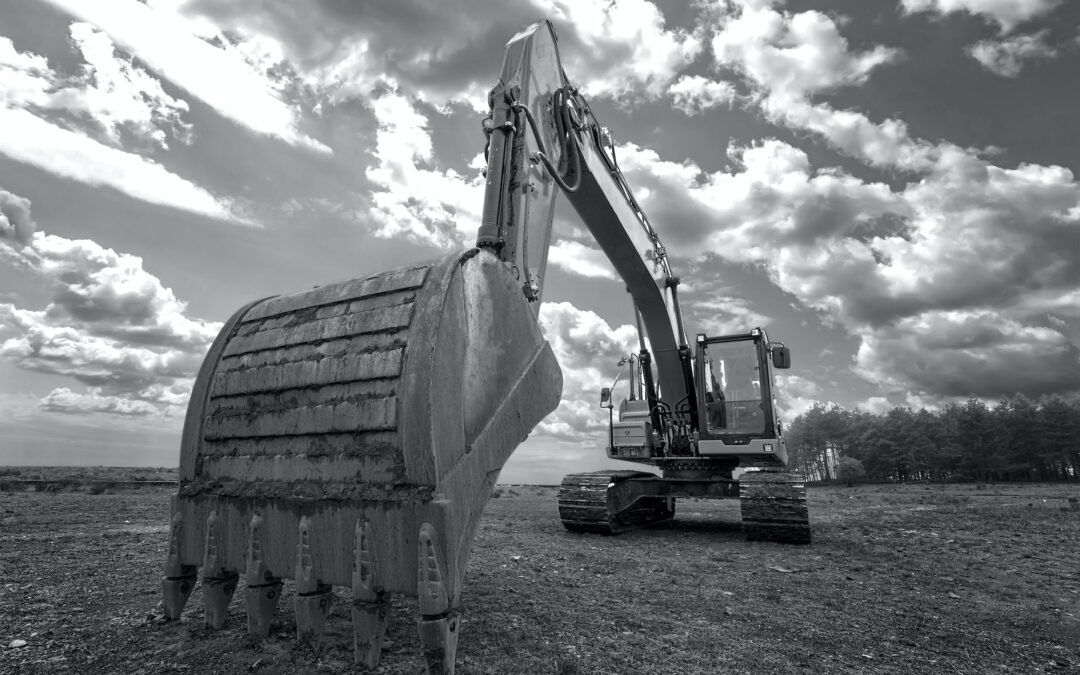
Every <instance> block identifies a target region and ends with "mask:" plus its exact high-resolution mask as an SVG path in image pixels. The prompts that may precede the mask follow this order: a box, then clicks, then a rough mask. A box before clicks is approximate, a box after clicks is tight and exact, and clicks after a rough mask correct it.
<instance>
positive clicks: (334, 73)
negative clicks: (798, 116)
mask: <svg viewBox="0 0 1080 675" xmlns="http://www.w3.org/2000/svg"><path fill="white" fill-rule="evenodd" d="M184 9H185V12H187V13H189V14H192V13H193V14H198V15H202V16H206V17H208V18H209V19H210V20H212V21H213V22H214V23H216V24H218V25H222V26H227V27H229V28H230V29H239V30H246V31H249V32H253V33H262V34H264V35H268V36H271V37H272V38H273V39H275V40H277V41H278V42H279V43H280V44H281V45H282V46H283V48H284V50H285V51H286V53H287V55H288V57H289V60H290V62H292V63H293V64H295V65H296V67H297V69H298V71H299V72H300V73H301V74H302V75H303V76H304V77H305V78H306V81H307V82H309V83H310V84H312V85H313V86H315V87H316V88H318V89H320V90H323V91H326V92H328V93H329V95H330V96H331V97H333V98H341V97H347V96H353V95H358V94H359V95H366V94H367V92H370V91H371V90H372V89H374V88H375V87H377V86H378V85H379V84H381V83H384V82H387V81H391V82H394V83H396V84H398V85H400V86H402V87H404V88H407V89H408V90H409V91H410V92H413V93H415V94H416V95H417V96H419V97H420V98H421V99H422V100H424V101H426V102H429V103H432V104H434V105H444V104H446V103H449V102H451V101H461V102H468V103H470V104H471V105H473V106H474V107H475V108H477V109H478V110H486V109H487V103H486V94H487V92H488V90H489V89H490V88H491V86H492V85H493V84H494V82H495V78H496V77H497V76H498V70H499V65H500V63H501V59H502V52H503V47H504V45H505V43H506V41H507V40H508V39H509V38H510V37H511V36H513V35H514V34H515V33H517V32H518V31H519V30H521V29H522V28H523V27H525V26H527V25H529V24H531V23H533V22H535V21H536V20H537V18H538V17H541V16H547V17H549V18H550V19H551V20H552V21H553V22H554V24H555V25H556V28H557V31H558V35H559V39H560V45H561V46H562V52H563V57H564V59H567V62H566V64H565V65H566V66H567V72H568V73H570V74H571V76H572V77H573V78H574V81H575V83H576V84H578V86H579V87H580V88H581V89H582V91H583V92H585V93H586V94H588V95H590V96H608V97H611V98H614V99H619V100H627V99H632V98H634V97H639V96H645V97H656V96H659V95H661V94H663V93H664V91H665V90H666V87H667V85H668V84H669V83H670V82H671V80H672V79H673V78H674V77H675V75H676V74H677V73H678V71H679V70H680V69H681V68H683V67H684V66H685V65H686V64H687V63H689V62H690V61H692V60H693V59H694V58H695V57H696V56H697V55H698V54H699V53H700V51H701V47H702V45H701V42H700V39H699V38H698V36H696V35H694V34H691V33H688V32H686V31H684V30H679V29H671V28H668V27H667V26H666V24H665V20H664V16H663V13H662V12H661V11H660V10H659V9H658V8H657V6H656V5H655V4H654V3H652V2H647V1H646V0H617V1H616V2H609V1H607V0H575V1H574V2H570V1H568V0H531V1H529V2H519V3H509V4H507V3H501V2H494V1H493V0H447V1H445V2H438V3H431V2H426V1H425V0H379V1H376V2H364V3H344V4H343V3H337V2H330V1H322V2H315V3H308V4H306V5H305V7H304V17H303V19H302V20H298V19H297V16H296V9H295V7H294V6H293V5H292V4H291V3H289V2H285V1H284V0H276V1H274V2H261V1H260V2H250V1H249V2H230V3H220V2H213V1H211V0H196V1H195V2H193V3H191V4H190V5H188V6H186V7H185V8H184Z"/></svg>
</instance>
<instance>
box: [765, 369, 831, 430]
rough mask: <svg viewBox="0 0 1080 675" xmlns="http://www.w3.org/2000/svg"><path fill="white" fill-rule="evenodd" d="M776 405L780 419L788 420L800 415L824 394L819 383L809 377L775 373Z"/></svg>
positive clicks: (819, 401) (820, 400)
mask: <svg viewBox="0 0 1080 675" xmlns="http://www.w3.org/2000/svg"><path fill="white" fill-rule="evenodd" d="M775 379H776V389H775V390H774V391H775V392H776V405H777V408H778V413H779V415H780V417H781V419H783V420H786V421H788V422H790V421H792V420H794V419H795V418H796V417H798V416H799V415H802V414H803V413H805V412H806V411H807V410H809V409H810V408H812V407H813V406H814V404H816V403H821V402H823V401H822V397H823V396H824V395H825V392H824V390H823V389H822V388H821V386H820V385H818V384H817V382H815V381H814V380H812V379H810V378H806V377H803V376H801V375H793V374H789V373H777V374H776V375H775Z"/></svg>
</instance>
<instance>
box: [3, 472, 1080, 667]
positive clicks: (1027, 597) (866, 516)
mask: <svg viewBox="0 0 1080 675" xmlns="http://www.w3.org/2000/svg"><path fill="white" fill-rule="evenodd" d="M6 478H11V477H10V476H9V477H6ZM96 479H97V480H106V479H107V477H106V476H105V474H102V475H101V476H100V477H98V478H96ZM109 492H110V491H106V492H104V493H102V494H88V493H86V492H59V493H49V492H44V491H43V492H37V491H26V492H5V493H2V494H0V617H3V621H2V622H0V672H29V673H53V672H125V673H126V672H130V673H139V672H145V673H157V672H200V673H232V672H260V673H292V672H325V673H341V672H350V671H351V669H352V666H351V628H350V620H349V617H348V611H347V608H348V606H349V593H348V591H347V589H338V590H337V598H336V600H335V603H336V606H337V610H336V611H335V613H334V615H333V616H332V617H331V619H330V621H329V624H328V627H327V634H326V639H325V640H324V646H323V649H322V651H321V653H320V654H317V655H316V654H313V653H311V652H305V651H301V650H298V649H296V648H295V647H294V643H293V635H292V618H293V617H292V610H291V599H292V594H291V588H290V586H289V585H287V586H286V594H285V597H284V599H283V600H282V603H281V605H280V609H279V614H278V618H277V620H276V621H275V624H274V626H273V629H272V631H271V636H270V637H269V638H268V639H267V640H263V641H253V640H249V639H248V638H247V637H246V636H245V635H244V615H243V603H242V601H241V599H242V597H243V588H241V589H240V590H238V591H237V596H236V599H235V600H234V602H233V605H232V607H231V610H230V613H229V616H228V622H227V626H226V628H225V629H224V630H223V631H220V632H216V633H215V632H209V631H206V630H205V629H203V628H202V626H201V592H200V591H199V590H196V592H195V594H194V596H193V597H192V601H191V602H190V603H189V606H188V609H187V611H186V612H185V616H184V620H183V621H181V622H177V623H167V624H163V623H160V622H159V621H157V617H158V616H159V615H160V611H161V610H160V603H159V601H160V575H161V568H162V564H163V562H164V558H165V544H166V523H167V517H168V500H169V496H170V494H171V490H169V489H164V488H152V489H144V490H141V491H137V492H128V491H125V490H122V489H119V488H118V489H117V490H115V492H116V494H109ZM555 492H556V490H555V489H552V488H535V487H528V486H514V487H513V488H512V489H510V488H503V489H502V491H501V497H500V498H499V499H493V500H491V501H490V502H489V503H488V506H487V510H486V512H485V514H484V518H483V520H482V521H481V525H480V530H479V533H478V535H477V538H476V541H475V544H474V548H473V556H472V560H471V562H470V565H469V571H468V575H467V578H466V585H465V589H464V593H463V598H462V602H463V606H464V607H463V609H464V616H463V621H462V629H461V642H460V647H459V651H458V672H459V673H465V674H476V673H490V674H496V673H559V674H563V675H579V674H580V675H585V674H589V675H592V674H594V673H595V674H605V673H612V674H615V673H618V674H622V673H657V672H670V673H688V674H695V673H700V674H705V673H716V672H730V673H793V672H794V673H799V672H807V673H809V672H814V673H817V672H822V671H825V672H851V673H859V672H869V671H872V672H880V673H910V672H945V673H952V672H959V673H988V672H1001V673H1007V672H1032V673H1038V672H1046V673H1067V672H1080V648H1078V645H1080V570H1078V568H1077V564H1076V561H1077V558H1076V542H1077V541H1078V540H1080V510H1078V509H1076V508H1075V507H1074V504H1075V503H1070V502H1069V501H1068V499H1069V498H1070V497H1074V498H1075V497H1076V496H1077V494H1078V492H1080V490H1078V487H1077V486H1075V485H1013V484H1010V485H991V486H983V487H981V488H980V487H978V486H940V485H906V486H891V485H886V486H878V485H868V486H861V487H855V488H845V487H827V488H812V489H811V490H810V491H809V498H810V504H811V520H812V523H813V530H814V538H815V539H814V544H813V545H811V546H808V547H790V546H779V545H775V544H763V543H748V542H746V541H744V540H743V538H742V535H741V532H740V528H739V524H738V505H737V504H736V503H734V502H730V501H727V502H708V501H697V500H686V501H682V502H680V503H679V505H678V507H677V517H676V520H675V521H674V522H673V523H672V524H670V525H668V526H664V527H658V528H652V529H648V530H641V531H638V532H632V533H629V534H626V535H623V536H621V537H602V536H594V535H580V534H571V533H569V532H566V531H565V530H564V529H563V528H562V526H561V524H560V523H559V521H558V516H557V509H556V505H555ZM393 611H394V613H393V620H392V623H391V626H390V629H389V632H388V640H389V643H388V646H387V649H386V652H385V653H384V658H383V665H382V666H381V667H380V669H379V671H378V672H380V673H387V674H390V673H393V674H403V673H416V672H418V671H419V670H420V669H421V662H420V655H419V649H418V647H417V644H416V637H415V632H414V624H413V616H414V615H415V611H416V602H415V599H412V598H395V599H394V610H393ZM16 639H22V640H26V641H27V645H26V646H24V647H20V648H9V647H7V645H8V644H9V643H11V641H12V640H16Z"/></svg>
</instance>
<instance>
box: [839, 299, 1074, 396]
mask: <svg viewBox="0 0 1080 675" xmlns="http://www.w3.org/2000/svg"><path fill="white" fill-rule="evenodd" d="M857 368H858V370H859V371H860V372H861V373H862V374H864V376H866V377H867V378H868V379H871V380H872V381H877V382H881V383H882V384H883V385H884V386H885V387H890V386H891V387H892V388H894V389H897V390H901V391H913V390H914V391H915V392H932V393H934V394H939V395H945V396H954V397H965V396H970V395H975V396H980V397H985V398H996V397H998V396H1000V395H1002V394H1003V393H1005V394H1012V393H1016V392H1022V393H1024V394H1026V395H1028V396H1035V397H1037V396H1040V395H1042V394H1053V393H1061V392H1063V391H1070V390H1075V388H1076V383H1077V382H1080V347H1078V346H1077V345H1076V344H1075V343H1072V342H1069V340H1068V339H1067V338H1066V337H1065V336H1064V335H1062V334H1061V333H1060V332H1058V331H1057V330H1053V329H1051V328H1047V327H1042V326H1036V325H1031V324H1030V323H1027V322H1021V321H1017V320H1013V319H1009V318H1003V317H1002V315H1001V312H992V311H986V310H957V311H931V312H925V313H922V314H920V315H918V316H914V317H909V318H905V319H902V320H900V321H898V322H896V323H895V324H893V325H891V326H888V327H886V328H884V329H881V330H878V331H875V332H874V333H873V334H871V335H869V336H867V338H866V339H864V341H863V344H862V346H861V347H860V348H859V352H858V355H857Z"/></svg>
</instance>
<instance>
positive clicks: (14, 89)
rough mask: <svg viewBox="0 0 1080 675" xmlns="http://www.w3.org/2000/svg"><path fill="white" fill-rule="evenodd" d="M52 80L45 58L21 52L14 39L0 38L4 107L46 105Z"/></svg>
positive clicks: (0, 91) (1, 100) (0, 84)
mask: <svg viewBox="0 0 1080 675" xmlns="http://www.w3.org/2000/svg"><path fill="white" fill-rule="evenodd" d="M52 78H53V74H52V70H51V69H50V68H49V62H48V60H47V59H46V58H45V57H44V56H38V55H37V54H28V53H25V52H20V51H17V50H16V49H15V45H14V43H12V41H11V40H10V39H8V38H6V37H3V36H0V104H3V105H4V106H12V107H15V106H25V105H30V104H32V105H45V104H46V103H48V99H49V97H48V93H47V92H48V90H49V88H50V87H51V86H52Z"/></svg>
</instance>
